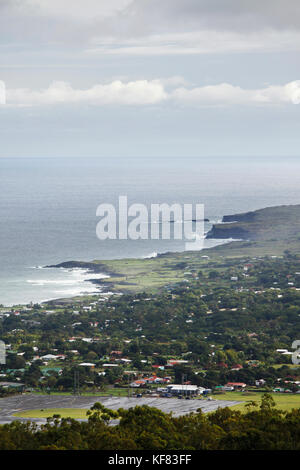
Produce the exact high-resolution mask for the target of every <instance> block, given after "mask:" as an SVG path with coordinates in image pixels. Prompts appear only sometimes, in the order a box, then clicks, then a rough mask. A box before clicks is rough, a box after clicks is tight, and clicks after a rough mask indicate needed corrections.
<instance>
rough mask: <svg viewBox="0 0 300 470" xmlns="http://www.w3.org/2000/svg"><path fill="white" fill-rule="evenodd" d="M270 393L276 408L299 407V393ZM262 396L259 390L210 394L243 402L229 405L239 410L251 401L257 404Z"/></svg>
mask: <svg viewBox="0 0 300 470" xmlns="http://www.w3.org/2000/svg"><path fill="white" fill-rule="evenodd" d="M271 395H272V398H273V399H274V401H275V403H276V408H279V409H281V410H284V411H290V410H292V409H293V408H300V394H299V395H294V394H290V393H272V394H271ZM262 396H263V393H260V392H246V393H245V392H224V393H222V394H220V395H219V394H218V395H212V397H213V398H214V399H216V400H235V401H243V402H245V403H240V404H238V405H234V406H232V407H230V408H231V409H232V410H240V411H245V410H247V408H245V405H246V404H247V403H250V402H251V401H255V402H256V403H257V404H258V405H259V404H260V401H261V398H262Z"/></svg>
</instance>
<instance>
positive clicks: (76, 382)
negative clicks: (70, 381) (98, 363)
mask: <svg viewBox="0 0 300 470" xmlns="http://www.w3.org/2000/svg"><path fill="white" fill-rule="evenodd" d="M74 395H80V384H79V371H78V370H75V371H74Z"/></svg>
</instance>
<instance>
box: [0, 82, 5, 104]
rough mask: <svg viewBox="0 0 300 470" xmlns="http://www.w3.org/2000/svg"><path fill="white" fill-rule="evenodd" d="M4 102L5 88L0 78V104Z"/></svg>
mask: <svg viewBox="0 0 300 470" xmlns="http://www.w3.org/2000/svg"><path fill="white" fill-rule="evenodd" d="M5 103H6V90H5V82H4V81H3V80H0V105H3V104H5Z"/></svg>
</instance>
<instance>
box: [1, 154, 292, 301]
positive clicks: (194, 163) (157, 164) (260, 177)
mask: <svg viewBox="0 0 300 470" xmlns="http://www.w3.org/2000/svg"><path fill="white" fill-rule="evenodd" d="M299 188H300V159H297V158H289V159H288V158H282V159H279V158H275V159H274V158H263V159H259V158H249V159H238V158H234V159H231V158H215V159H212V158H207V159H205V158H199V159H196V158H191V159H189V158H186V159H173V158H164V159H159V158H154V159H138V158H133V159H124V158H122V159H121V158H115V159H103V158H101V159H90V158H85V159H72V158H69V159H67V158H61V159H45V158H39V159H30V158H20V159H11V158H9V159H5V158H0V193H1V198H0V303H2V304H4V305H11V304H16V303H19V302H20V303H23V302H24V303H27V302H30V301H34V302H35V301H42V300H46V299H50V298H56V297H62V296H70V295H74V294H76V293H79V292H83V291H89V292H92V291H95V287H94V286H92V285H90V284H89V283H87V282H84V280H85V279H86V278H87V277H89V276H86V275H85V274H84V273H82V272H80V271H72V272H71V271H70V272H66V271H60V270H50V269H49V270H45V269H36V267H37V266H44V265H46V264H53V263H59V262H62V261H66V260H73V259H76V260H92V259H95V258H97V259H109V258H124V257H143V256H147V255H149V254H151V253H153V252H158V253H161V252H165V251H181V250H184V242H183V241H178V240H177V241H176V240H155V241H154V240H138V241H132V240H106V241H100V240H98V238H97V237H96V232H95V230H96V224H97V222H98V220H99V218H97V217H96V208H97V206H98V205H99V204H100V203H103V202H107V203H111V204H116V205H117V202H118V197H119V195H127V196H128V202H129V204H131V203H134V202H138V203H145V204H147V205H149V204H151V203H163V202H166V203H169V204H170V203H174V202H179V203H182V204H183V203H193V204H196V203H203V204H205V217H208V218H209V219H211V220H213V221H216V220H218V219H220V218H221V217H222V216H223V215H224V214H231V213H235V212H243V211H247V210H253V209H258V208H262V207H266V206H272V205H279V204H296V203H300V191H299ZM207 228H209V227H207Z"/></svg>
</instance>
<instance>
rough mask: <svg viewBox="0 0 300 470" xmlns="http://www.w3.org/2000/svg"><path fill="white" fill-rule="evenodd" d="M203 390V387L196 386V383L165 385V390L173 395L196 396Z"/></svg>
mask: <svg viewBox="0 0 300 470" xmlns="http://www.w3.org/2000/svg"><path fill="white" fill-rule="evenodd" d="M204 390H205V388H203V387H197V385H173V384H170V385H167V392H168V393H170V394H171V395H174V396H178V395H183V396H196V395H199V394H202V393H203V392H204Z"/></svg>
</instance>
